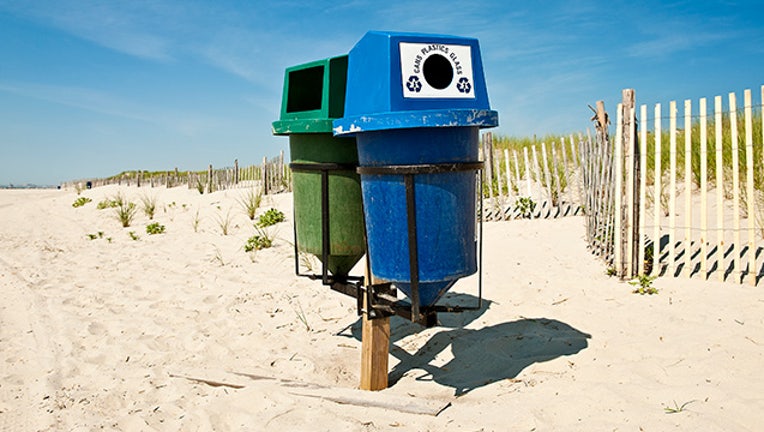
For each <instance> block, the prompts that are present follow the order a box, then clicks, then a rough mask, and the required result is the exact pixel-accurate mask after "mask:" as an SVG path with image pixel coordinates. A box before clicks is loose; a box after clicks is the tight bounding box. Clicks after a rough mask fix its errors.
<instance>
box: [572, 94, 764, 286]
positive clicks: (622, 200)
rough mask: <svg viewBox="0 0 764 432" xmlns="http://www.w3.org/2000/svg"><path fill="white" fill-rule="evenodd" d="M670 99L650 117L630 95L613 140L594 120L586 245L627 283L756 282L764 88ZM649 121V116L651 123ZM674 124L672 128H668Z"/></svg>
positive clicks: (763, 266)
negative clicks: (644, 279) (647, 279)
mask: <svg viewBox="0 0 764 432" xmlns="http://www.w3.org/2000/svg"><path fill="white" fill-rule="evenodd" d="M726 99H727V104H726V108H725V104H724V98H722V96H716V97H715V98H714V100H713V102H714V103H713V112H709V111H710V110H709V108H710V107H709V106H708V101H707V100H706V98H701V99H700V100H699V101H698V104H697V108H695V109H693V101H691V100H685V101H684V107H683V111H682V112H681V113H680V112H679V109H678V107H677V103H676V102H675V101H671V102H670V103H669V107H668V113H665V112H664V108H663V107H662V105H661V104H656V105H655V107H654V109H653V110H652V112H649V110H648V107H647V106H646V105H642V106H640V109H639V117H638V118H639V121H638V118H637V115H636V112H637V110H636V105H635V97H634V92H633V90H625V91H624V99H623V102H622V103H621V104H619V105H618V108H617V112H616V113H617V120H616V137H615V141H614V142H611V140H610V139H609V137H608V135H607V126H606V123H607V122H606V121H605V124H604V127H603V124H601V122H600V120H599V119H598V120H597V121H596V122H595V126H596V128H597V139H596V140H595V141H594V143H593V145H591V146H590V148H588V149H585V151H584V152H583V154H584V158H585V161H584V164H583V165H584V166H585V168H584V170H583V172H584V175H583V179H584V190H585V195H586V198H585V202H586V206H587V208H590V209H591V211H590V212H587V240H588V242H589V245H590V247H591V249H592V251H593V252H594V253H595V254H597V255H599V256H601V257H602V258H603V259H604V260H605V261H606V262H607V263H608V265H610V266H612V269H613V271H614V272H615V273H616V274H617V275H618V276H620V277H621V278H623V279H630V278H635V277H637V276H640V275H672V276H683V277H693V276H695V277H700V278H703V279H708V278H711V277H715V278H716V279H718V280H720V281H725V280H726V281H734V282H738V283H743V282H745V281H748V283H750V284H753V285H755V284H757V282H758V281H759V280H760V279H761V277H762V275H764V257H762V255H763V254H762V248H763V246H764V245H763V244H762V243H763V237H762V236H764V150H763V148H764V131H762V124H763V123H764V110H762V101H764V86H762V87H761V98H760V99H759V103H758V104H755V105H754V102H753V100H752V95H751V91H750V90H745V91H744V92H743V104H742V107H740V106H739V104H738V101H737V95H736V94H735V93H729V94H728V95H727V98H726ZM649 114H652V116H649ZM666 122H668V128H666V127H665V126H666Z"/></svg>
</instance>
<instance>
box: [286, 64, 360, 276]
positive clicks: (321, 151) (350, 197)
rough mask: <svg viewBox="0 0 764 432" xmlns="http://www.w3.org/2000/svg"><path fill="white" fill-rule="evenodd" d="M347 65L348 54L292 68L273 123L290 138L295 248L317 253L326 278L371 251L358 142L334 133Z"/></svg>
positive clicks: (341, 109)
mask: <svg viewBox="0 0 764 432" xmlns="http://www.w3.org/2000/svg"><path fill="white" fill-rule="evenodd" d="M347 65H348V58H347V55H343V56H339V57H332V58H328V59H324V60H318V61H314V62H310V63H306V64H302V65H298V66H293V67H289V68H287V69H286V71H285V74H284V92H283V97H282V102H281V116H280V119H279V120H277V121H275V122H273V134H274V135H287V136H289V151H290V157H291V164H290V167H291V168H292V171H293V188H294V195H293V196H294V224H295V246H296V249H297V250H298V251H299V252H303V253H308V254H312V255H315V256H316V257H318V259H319V260H320V261H321V262H322V266H323V269H322V270H323V272H322V273H323V277H324V281H325V282H326V278H327V274H328V273H327V272H329V273H331V274H332V275H333V277H334V279H339V280H342V279H344V278H346V277H347V275H348V274H349V272H350V270H351V269H352V268H353V267H354V266H355V264H356V263H357V262H358V260H359V259H361V257H362V256H363V255H364V253H365V249H366V248H365V240H364V222H363V207H362V199H361V184H360V177H359V176H358V174H357V173H356V171H355V170H356V167H357V166H358V150H357V148H356V140H355V138H344V137H334V136H333V134H332V121H333V120H334V119H336V118H339V117H342V116H343V113H344V106H345V84H346V79H347ZM295 259H296V260H298V257H295ZM296 270H297V273H298V274H299V261H296Z"/></svg>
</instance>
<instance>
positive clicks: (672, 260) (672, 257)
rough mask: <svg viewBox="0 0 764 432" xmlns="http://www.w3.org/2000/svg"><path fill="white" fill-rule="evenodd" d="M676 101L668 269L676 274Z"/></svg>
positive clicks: (671, 146) (671, 123) (673, 105)
mask: <svg viewBox="0 0 764 432" xmlns="http://www.w3.org/2000/svg"><path fill="white" fill-rule="evenodd" d="M675 231H676V101H671V102H669V233H668V238H669V244H668V246H669V247H668V259H669V262H668V268H669V273H670V275H671V276H674V274H675V272H676V250H675V247H676V237H675V236H676V233H675Z"/></svg>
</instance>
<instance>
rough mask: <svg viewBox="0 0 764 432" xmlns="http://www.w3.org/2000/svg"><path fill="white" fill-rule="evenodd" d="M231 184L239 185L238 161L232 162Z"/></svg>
mask: <svg viewBox="0 0 764 432" xmlns="http://www.w3.org/2000/svg"><path fill="white" fill-rule="evenodd" d="M233 184H236V185H238V184H239V160H238V159H234V160H233Z"/></svg>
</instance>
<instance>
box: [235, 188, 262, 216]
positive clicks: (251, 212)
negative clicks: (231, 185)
mask: <svg viewBox="0 0 764 432" xmlns="http://www.w3.org/2000/svg"><path fill="white" fill-rule="evenodd" d="M262 200H263V193H262V191H257V192H256V191H255V189H254V188H252V189H250V190H249V191H247V193H246V194H244V195H243V196H241V197H240V198H238V199H237V202H238V203H239V205H241V207H242V208H243V209H244V211H245V212H246V213H247V217H248V218H249V220H255V212H257V209H258V208H259V207H260V202H261V201H262Z"/></svg>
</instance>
